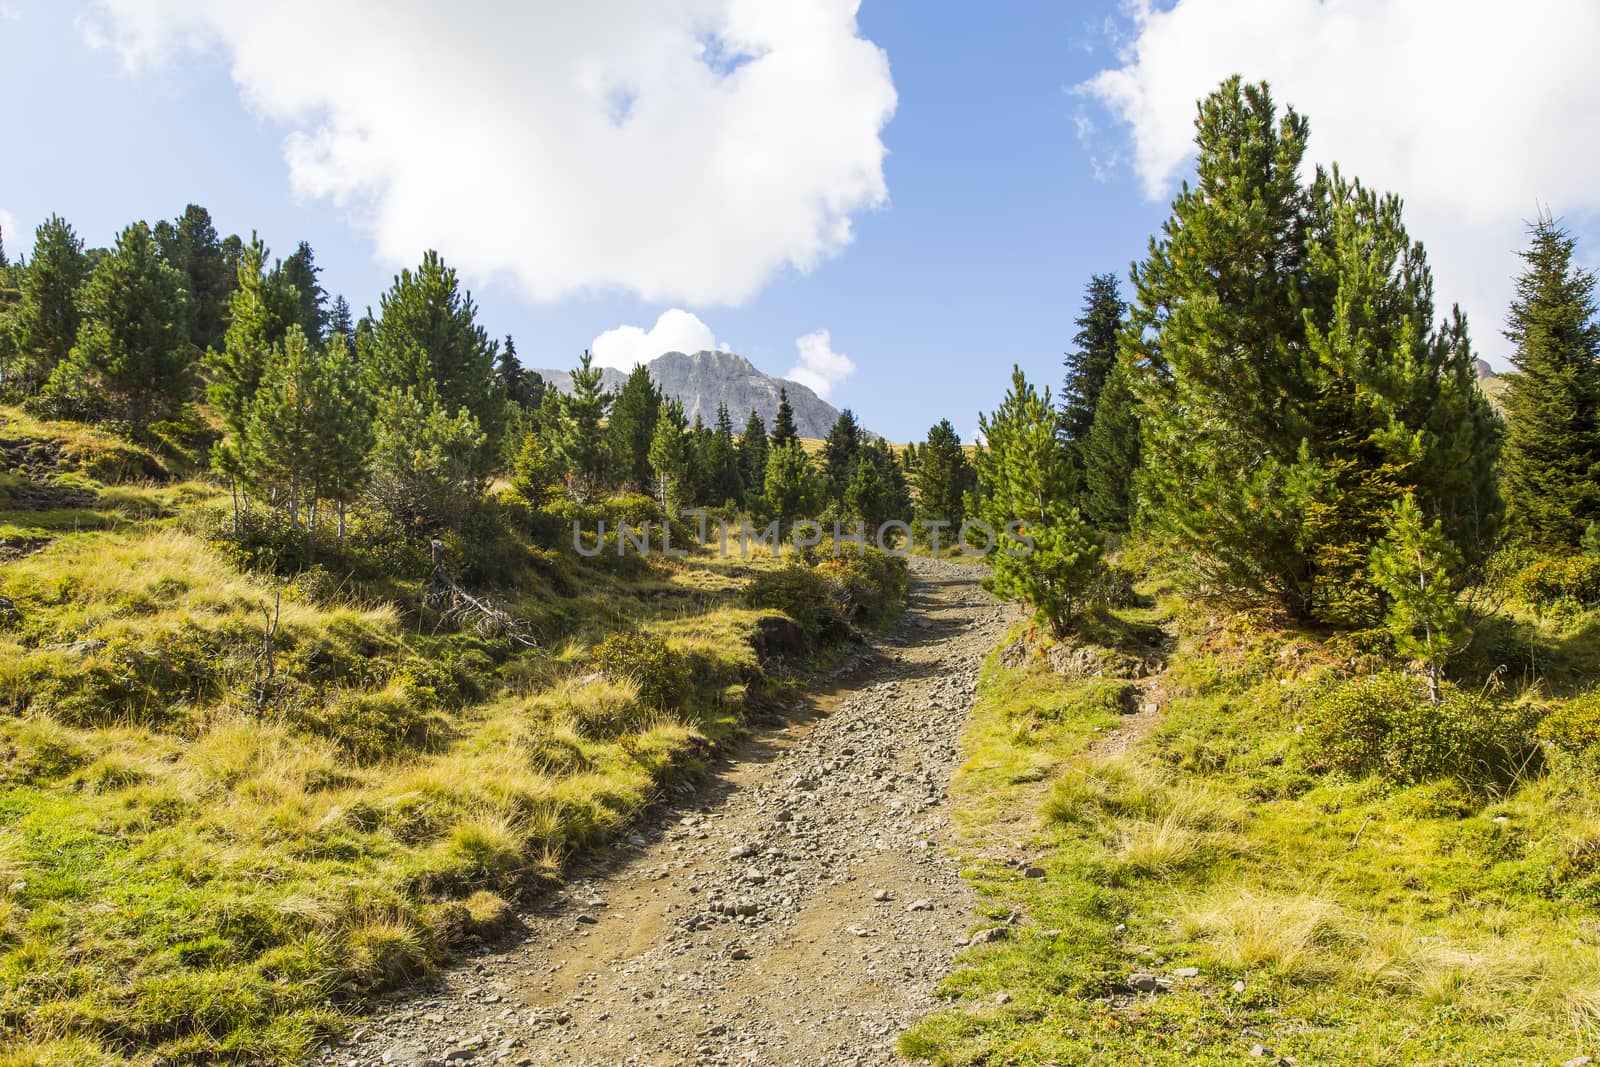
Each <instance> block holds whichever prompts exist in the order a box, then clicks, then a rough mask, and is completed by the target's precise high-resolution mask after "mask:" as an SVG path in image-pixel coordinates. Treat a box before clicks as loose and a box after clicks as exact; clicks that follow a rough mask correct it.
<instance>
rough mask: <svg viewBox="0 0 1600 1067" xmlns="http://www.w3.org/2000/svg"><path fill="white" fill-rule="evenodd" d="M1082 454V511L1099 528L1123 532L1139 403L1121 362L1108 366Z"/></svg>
mask: <svg viewBox="0 0 1600 1067" xmlns="http://www.w3.org/2000/svg"><path fill="white" fill-rule="evenodd" d="M1081 455H1082V457H1083V482H1084V495H1083V496H1084V511H1085V512H1087V513H1088V515H1089V519H1090V520H1091V521H1092V522H1093V523H1094V524H1095V525H1096V526H1098V527H1099V528H1100V529H1102V530H1126V529H1127V528H1128V525H1129V519H1130V516H1131V512H1132V499H1133V496H1132V489H1133V478H1134V472H1135V471H1137V470H1138V469H1139V403H1138V401H1137V400H1136V399H1135V398H1134V395H1133V390H1131V389H1129V388H1128V374H1127V370H1126V369H1125V368H1124V367H1123V366H1122V365H1121V364H1120V363H1119V364H1118V365H1116V366H1114V367H1112V369H1111V374H1110V376H1109V377H1107V378H1106V383H1105V388H1104V389H1102V390H1101V392H1100V399H1099V402H1098V403H1097V404H1096V405H1095V410H1094V424H1093V425H1092V426H1091V427H1090V428H1089V436H1088V439H1087V440H1085V441H1084V442H1083V448H1082V452H1081Z"/></svg>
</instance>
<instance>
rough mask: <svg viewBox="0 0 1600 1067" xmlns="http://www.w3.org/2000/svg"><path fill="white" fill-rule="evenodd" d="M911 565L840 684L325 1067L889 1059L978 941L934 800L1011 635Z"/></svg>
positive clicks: (940, 580) (741, 750)
mask: <svg viewBox="0 0 1600 1067" xmlns="http://www.w3.org/2000/svg"><path fill="white" fill-rule="evenodd" d="M911 568H912V575H913V584H912V590H911V595H910V602H909V604H908V607H907V611H906V616H905V619H904V620H903V621H902V622H901V623H900V625H899V626H898V627H897V628H896V629H895V630H893V631H892V632H890V633H888V634H886V635H884V636H883V637H881V638H879V639H878V640H876V641H875V642H874V643H873V646H872V648H871V649H870V650H869V651H868V652H867V653H865V654H864V655H863V656H862V658H861V661H860V662H859V663H858V664H857V665H856V666H855V667H854V668H853V669H851V670H850V671H849V672H848V673H845V674H843V675H841V676H839V677H837V678H835V679H834V680H833V681H832V682H828V683H824V684H823V686H822V687H820V689H819V690H818V691H817V692H815V693H814V694H813V695H811V696H809V697H807V698H806V699H805V700H804V701H802V702H800V703H799V704H798V705H797V706H795V707H793V708H792V709H789V711H788V712H787V713H786V714H785V715H784V717H782V718H780V719H779V720H778V721H776V722H775V723H773V724H771V725H770V726H765V727H761V728H758V729H757V730H755V731H753V733H752V736H751V737H750V738H749V739H747V740H746V741H744V742H742V743H741V744H739V745H736V746H734V747H733V748H732V750H731V751H730V752H729V753H728V755H727V757H726V758H725V759H723V760H722V761H720V762H719V763H718V764H717V765H715V766H714V767H713V768H712V773H711V775H710V777H709V778H708V779H707V781H706V782H705V783H704V784H703V785H701V786H700V787H699V788H697V789H696V790H695V791H694V792H693V793H691V794H689V795H686V796H684V797H682V798H680V799H679V800H678V802H676V803H675V804H673V805H670V806H668V807H665V808H663V809H661V810H659V811H658V812H657V813H656V816H655V818H654V820H653V821H652V822H651V823H650V824H648V825H646V826H644V827H642V828H641V829H640V830H639V831H638V832H637V833H636V834H634V835H632V836H631V837H630V838H628V839H627V840H626V841H623V842H620V843H619V844H618V845H617V846H616V847H615V848H614V849H612V850H610V852H609V853H608V854H607V855H604V856H601V857H597V858H595V859H593V860H591V861H589V862H588V863H586V864H579V865H577V866H576V867H574V869H573V870H572V871H571V872H570V873H569V877H568V880H567V882H566V883H565V885H564V887H563V889H562V890H560V891H559V892H554V893H550V894H547V895H545V896H544V897H542V898H541V899H540V901H539V902H538V903H537V904H535V905H534V906H533V907H532V908H531V909H529V910H526V911H525V912H524V913H522V914H521V915H519V917H518V918H519V923H520V929H519V932H518V933H517V935H516V936H515V937H513V938H510V939H506V940H503V941H501V942H500V943H498V944H495V945H493V946H490V947H488V948H486V949H484V950H482V951H480V952H478V953H477V954H475V955H468V956H467V957H466V958H464V959H463V960H461V961H460V963H458V964H457V965H456V966H455V967H453V968H452V969H450V970H448V971H446V972H445V973H444V974H443V975H441V976H440V978H439V979H438V980H437V981H436V982H435V983H433V984H432V985H431V986H429V987H427V988H424V989H416V990H411V991H409V992H407V993H405V994H403V995H401V996H399V997H396V998H392V999H390V1000H387V1001H385V1002H383V1003H382V1004H380V1005H379V1006H378V1009H377V1010H376V1012H375V1014H374V1015H373V1016H372V1017H371V1018H370V1019H368V1020H366V1021H365V1022H364V1023H363V1024H362V1025H361V1026H359V1027H358V1028H356V1029H355V1030H354V1031H353V1032H352V1033H351V1034H350V1035H348V1036H347V1038H346V1039H345V1040H344V1041H342V1042H339V1043H336V1044H333V1045H330V1046H328V1047H326V1048H324V1049H323V1050H322V1051H321V1053H320V1062H322V1063H325V1064H333V1065H351V1067H354V1065H367V1064H384V1063H386V1064H394V1065H402V1067H403V1065H413V1067H422V1065H432V1064H447V1063H448V1064H480V1063H481V1064H494V1063H504V1064H514V1065H518V1067H529V1065H533V1064H572V1065H590V1064H630V1065H645V1064H650V1065H662V1067H664V1065H668V1064H683V1063H697V1064H746V1063H753V1064H828V1065H836V1064H887V1063H893V1062H895V1061H896V1056H895V1051H894V1042H895V1038H896V1035H897V1034H898V1033H899V1032H900V1030H901V1029H902V1028H904V1027H905V1026H906V1025H907V1024H909V1023H910V1022H912V1021H913V1020H915V1019H917V1018H918V1017H919V1016H921V1015H922V1014H923V1013H925V1012H927V1011H928V1010H930V1009H931V1008H932V1007H933V1006H934V1004H935V1001H934V999H933V996H932V991H933V988H934V985H935V984H936V983H937V981H938V980H939V978H940V977H942V976H943V975H944V974H945V973H946V972H947V970H948V968H949V965H950V960H951V957H952V956H953V955H954V954H955V952H957V951H958V950H959V948H960V946H961V945H962V944H964V943H965V938H966V934H967V932H968V931H969V929H970V928H971V927H972V925H973V918H972V897H971V892H970V890H969V888H968V887H967V885H966V884H965V883H964V882H963V881H962V879H961V877H960V874H959V871H958V868H957V864H956V861H955V859H954V858H953V857H952V855H951V853H950V851H949V849H948V848H947V845H948V843H949V842H948V836H949V834H950V832H951V828H950V811H949V802H948V796H947V792H946V789H947V786H948V784H949V781H950V777H951V774H952V773H953V771H954V770H955V764H956V749H957V742H958V740H959V738H960V736H961V731H962V729H963V726H964V724H965V722H966V719H967V715H968V712H969V711H970V710H971V707H972V699H973V690H974V687H975V684H976V681H977V675H978V669H979V667H980V665H981V664H982V662H983V659H984V657H985V656H986V655H987V654H988V653H989V651H990V650H991V649H993V648H994V646H995V645H996V643H997V642H998V641H999V640H1000V638H1001V637H1002V636H1003V634H1004V632H1005V627H1006V619H1007V617H1008V616H1007V612H1006V610H1005V609H1004V608H1003V607H1002V606H1001V605H1000V604H998V603H997V602H996V601H995V600H994V599H993V598H991V597H990V596H989V595H988V594H986V593H984V592H983V591H982V589H981V588H980V587H979V585H978V578H979V576H980V574H981V573H982V572H981V571H980V570H978V569H977V568H973V567H967V566H962V565H959V564H954V563H942V562H935V561H930V560H923V559H914V560H912V561H911Z"/></svg>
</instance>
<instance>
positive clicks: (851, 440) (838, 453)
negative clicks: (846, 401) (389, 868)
mask: <svg viewBox="0 0 1600 1067" xmlns="http://www.w3.org/2000/svg"><path fill="white" fill-rule="evenodd" d="M860 459H861V427H860V426H858V425H857V424H856V417H855V413H854V412H852V411H851V410H850V409H849V408H845V409H844V410H843V411H841V412H839V417H838V418H837V419H835V420H834V422H833V426H832V428H830V429H829V430H828V436H827V439H826V440H825V441H824V442H823V445H822V476H823V478H824V479H825V480H826V482H827V485H828V495H829V497H830V498H831V499H832V500H834V501H836V502H842V501H843V500H844V491H845V487H846V486H848V485H849V484H850V480H851V479H852V478H853V477H854V476H855V472H856V464H857V463H858V462H859V461H860Z"/></svg>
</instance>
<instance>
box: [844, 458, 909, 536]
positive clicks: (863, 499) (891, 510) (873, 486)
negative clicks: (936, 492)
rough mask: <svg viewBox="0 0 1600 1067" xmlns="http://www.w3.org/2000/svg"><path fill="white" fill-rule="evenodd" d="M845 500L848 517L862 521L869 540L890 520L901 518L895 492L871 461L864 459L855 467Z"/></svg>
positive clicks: (846, 489) (846, 490)
mask: <svg viewBox="0 0 1600 1067" xmlns="http://www.w3.org/2000/svg"><path fill="white" fill-rule="evenodd" d="M843 496H844V500H843V503H844V510H845V513H846V514H847V515H850V516H852V517H854V518H856V519H859V520H860V521H861V522H862V523H863V524H864V525H865V526H866V528H867V531H868V534H869V536H871V535H874V534H875V532H876V531H877V529H878V528H879V527H880V526H881V525H882V524H883V523H885V522H887V521H888V520H889V519H893V518H898V517H899V514H898V507H897V505H898V503H899V501H897V500H896V499H895V494H894V489H893V487H892V486H891V485H890V484H889V481H888V479H887V478H885V477H884V474H883V471H882V469H881V468H880V467H879V466H878V464H877V463H875V462H872V461H871V460H865V459H864V460H862V461H861V462H860V463H857V464H856V469H855V473H854V474H852V475H851V476H850V484H849V485H847V486H845V489H844V494H843Z"/></svg>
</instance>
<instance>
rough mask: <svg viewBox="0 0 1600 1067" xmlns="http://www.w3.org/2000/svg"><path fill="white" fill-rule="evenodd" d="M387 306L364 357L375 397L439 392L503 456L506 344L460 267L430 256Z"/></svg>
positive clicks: (402, 278)
mask: <svg viewBox="0 0 1600 1067" xmlns="http://www.w3.org/2000/svg"><path fill="white" fill-rule="evenodd" d="M380 303H381V311H382V314H381V315H380V316H379V317H378V319H377V321H376V322H375V323H374V325H373V329H372V336H371V342H370V350H369V351H363V352H362V353H361V355H362V362H363V365H364V367H365V369H366V372H367V374H368V384H369V386H370V387H371V389H372V390H373V392H375V393H380V392H383V391H385V390H390V389H401V390H404V389H412V390H414V391H416V392H417V393H418V395H421V394H422V393H425V392H427V391H429V390H431V391H432V392H433V394H434V395H435V396H437V398H438V401H439V403H440V404H442V405H443V406H444V407H445V408H446V410H448V411H451V412H454V411H455V410H457V409H463V410H465V411H467V412H468V413H470V414H471V415H472V416H473V419H474V421H475V422H476V423H477V426H478V429H479V431H480V432H481V433H482V434H483V436H484V439H485V442H486V450H487V454H489V455H495V454H498V453H497V449H496V446H497V443H498V441H499V436H500V433H501V430H502V425H503V421H504V415H505V412H504V407H503V404H504V395H503V394H502V393H501V391H500V388H499V383H498V382H497V381H496V379H495V357H496V354H497V350H498V347H499V346H498V344H497V343H496V342H494V341H491V340H489V336H488V334H487V333H486V332H485V331H484V329H483V327H482V326H479V325H478V323H477V312H478V309H477V306H476V305H475V304H474V303H473V302H472V294H471V293H469V292H465V291H463V290H462V289H461V287H460V283H459V281H458V280H457V277H456V272H455V270H454V268H452V267H447V266H446V265H445V263H444V260H442V259H441V258H440V257H439V253H437V252H434V251H431V250H430V251H428V252H427V253H425V254H424V255H423V257H422V263H421V265H420V266H419V267H418V268H417V269H416V270H415V271H412V270H410V269H406V270H402V271H401V272H400V273H399V274H398V275H396V276H395V279H394V284H393V285H391V286H390V288H389V291H388V292H387V293H385V294H384V295H383V298H382V300H381V302H380ZM357 332H358V333H359V332H360V330H359V327H358V330H357ZM596 373H597V374H598V371H597V372H596ZM597 421H598V420H597Z"/></svg>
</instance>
